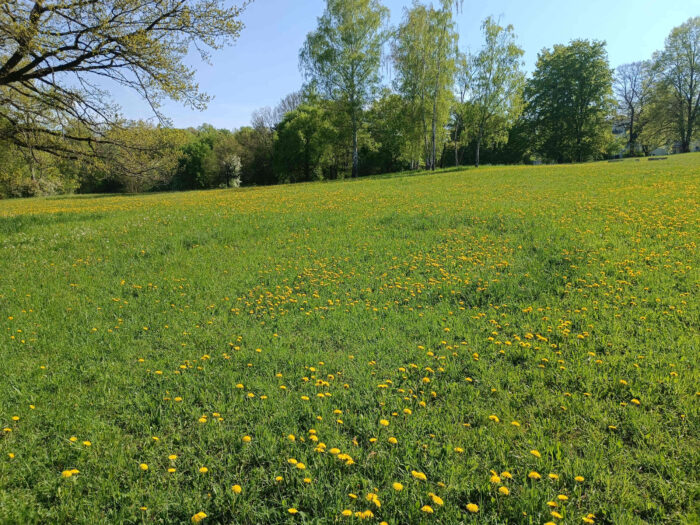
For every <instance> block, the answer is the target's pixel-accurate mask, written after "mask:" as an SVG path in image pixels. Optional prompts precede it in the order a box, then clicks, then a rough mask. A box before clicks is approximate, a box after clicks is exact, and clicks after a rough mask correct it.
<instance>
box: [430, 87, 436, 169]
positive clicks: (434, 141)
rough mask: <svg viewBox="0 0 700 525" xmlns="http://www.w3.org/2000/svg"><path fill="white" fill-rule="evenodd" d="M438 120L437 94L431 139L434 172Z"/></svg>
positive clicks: (434, 101)
mask: <svg viewBox="0 0 700 525" xmlns="http://www.w3.org/2000/svg"><path fill="white" fill-rule="evenodd" d="M436 120H437V93H436V94H435V99H434V100H433V126H432V137H431V140H432V145H431V146H432V150H433V151H432V159H431V162H430V168H431V169H432V170H433V171H435V163H436V159H437V155H436V151H435V148H436V144H435V143H436V140H435V139H436V127H437V122H436Z"/></svg>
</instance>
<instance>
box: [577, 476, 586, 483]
mask: <svg viewBox="0 0 700 525" xmlns="http://www.w3.org/2000/svg"><path fill="white" fill-rule="evenodd" d="M584 479H585V478H584V477H583V476H576V477H575V478H574V481H578V482H579V483H581V482H582V481H583V480H584Z"/></svg>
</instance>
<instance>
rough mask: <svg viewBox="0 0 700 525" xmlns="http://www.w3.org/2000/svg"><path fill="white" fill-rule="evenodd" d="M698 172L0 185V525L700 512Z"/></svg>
mask: <svg viewBox="0 0 700 525" xmlns="http://www.w3.org/2000/svg"><path fill="white" fill-rule="evenodd" d="M699 172H700V155H698V154H687V155H676V156H673V157H670V158H669V159H668V160H666V161H664V162H647V161H642V162H634V161H632V160H630V161H627V160H626V161H623V162H619V163H614V164H609V163H607V162H604V163H595V164H584V165H567V166H517V167H508V168H497V167H488V166H482V167H481V168H480V169H479V170H478V171H477V170H467V171H459V172H458V171H455V170H451V171H449V172H442V173H440V172H438V173H435V174H422V175H408V174H401V175H399V176H395V177H387V178H381V179H372V178H369V179H364V180H353V181H338V182H323V183H312V184H297V185H284V186H278V187H268V188H247V189H241V190H221V191H217V190H214V191H207V192H203V191H197V192H188V193H170V194H158V195H132V196H104V195H102V196H98V197H88V196H79V197H67V198H66V197H62V198H41V199H25V200H21V201H20V200H14V201H10V200H8V201H2V202H0V250H1V251H2V256H1V257H0V275H2V279H0V363H2V368H1V370H2V380H1V381H0V523H2V524H26V525H31V524H47V523H49V524H63V523H71V524H78V525H83V524H84V525H102V524H110V525H111V524H122V523H125V524H126V523H128V524H132V523H133V524H137V523H157V524H190V523H191V521H190V520H191V518H192V516H194V515H195V514H196V513H199V512H204V513H206V514H207V516H208V517H207V518H206V519H205V520H204V521H203V522H202V523H201V525H209V524H234V523H235V524H264V525H282V524H287V525H291V524H302V523H303V524H309V525H311V524H327V523H340V524H342V523H347V524H350V523H352V524H369V523H372V524H375V525H378V524H379V523H380V522H381V521H386V522H387V523H391V524H416V525H429V524H445V525H452V524H462V523H464V524H468V525H477V524H487V525H496V524H506V523H508V524H521V523H525V524H526V525H527V524H529V523H530V522H531V523H532V524H534V525H540V524H544V523H546V522H548V521H553V520H554V521H557V522H559V523H565V524H584V521H583V520H582V518H583V517H585V516H588V514H589V513H592V514H594V515H595V519H594V520H593V522H594V525H595V524H596V523H597V524H604V525H610V524H615V525H618V524H624V525H627V524H640V525H641V524H653V525H662V524H664V525H670V524H693V523H697V501H696V498H697V487H698V486H699V484H700V470H699V469H698V468H697V466H698V462H699V460H700V405H699V401H700V399H699V397H700V396H698V395H697V392H698V384H699V379H700V377H699V370H700V362H699V361H700V352H698V347H699V345H700V334H699V333H698V331H697V330H696V329H695V328H696V327H697V322H698V319H700V302H699V301H698V298H697V291H698V283H697V268H698V267H699V266H700V253H699V252H698V250H697V246H696V245H695V244H694V242H693V240H694V239H697V238H698V236H699V234H700V231H699V230H698V226H699V225H700V221H699V219H700V207H699V203H700V198H699V195H698V191H699V189H700V188H699V183H700V179H699V178H698V173H699ZM424 378H427V380H428V381H429V382H427V381H426V380H425V379H424ZM467 378H469V380H468V379H467ZM623 381H624V382H623ZM238 385H240V387H239V386H238ZM282 387H284V388H282ZM302 396H305V398H306V399H305V398H302ZM633 399H636V400H638V401H639V405H637V404H635V403H634V402H633V401H632V400H633ZM405 410H408V412H406V411H405ZM336 411H339V412H340V413H338V412H336ZM203 416H205V417H203ZM491 416H493V417H495V418H497V420H494V419H493V417H491ZM13 417H17V418H18V419H17V420H13ZM202 419H204V422H200V420H202ZM382 420H385V421H386V422H388V425H387V426H384V425H383V424H382V423H381V421H382ZM513 421H517V422H518V424H519V426H516V425H514V424H512V422H513ZM5 428H7V429H10V431H9V432H8V431H5V430H4V429H5ZM290 435H293V436H294V440H293V441H292V440H291V439H290V438H289V436H290ZM244 436H249V437H250V438H251V440H250V442H244V441H243V437H244ZM312 436H315V438H312ZM73 437H74V438H75V440H74V441H71V438H73ZM154 437H155V438H158V439H157V440H156V439H154ZM390 437H395V438H396V442H395V443H394V442H390V441H389V438H390ZM314 439H316V440H317V441H314ZM84 442H89V446H88V445H86V444H83V443H84ZM320 443H324V445H325V446H324V447H321V449H322V450H325V452H321V451H319V450H318V449H319V447H320ZM333 448H338V450H339V451H340V452H341V453H343V454H347V455H348V456H350V457H351V458H352V459H353V462H352V464H348V461H347V459H346V460H345V461H341V460H340V459H338V455H337V454H333V451H332V449H333ZM532 450H536V451H538V452H539V457H537V456H535V455H534V454H532V453H531V452H530V451H532ZM10 454H12V455H13V456H14V457H10ZM171 455H175V456H177V457H176V458H175V459H170V456H171ZM290 459H294V460H296V461H297V465H298V463H302V464H303V465H304V466H305V468H304V469H301V468H299V467H297V466H296V465H293V464H291V463H290V462H289V460H290ZM141 464H145V465H147V466H148V470H142V469H141V468H140V465H141ZM201 467H206V468H207V469H208V471H207V472H206V473H201V472H200V470H199V469H200V468H201ZM69 469H77V471H78V473H77V474H71V475H70V477H62V472H64V471H66V470H69ZM168 469H175V471H174V472H168ZM412 471H418V472H422V473H424V474H425V476H426V480H425V481H420V480H418V479H416V478H414V477H413V476H412V475H411V472H412ZM490 471H494V472H496V473H497V474H498V478H499V479H498V481H494V480H493V478H492V473H491V472H490ZM532 471H536V472H538V473H539V474H540V476H541V479H539V480H537V479H532V478H529V477H528V474H529V473H530V472H532ZM504 472H508V473H509V475H510V476H511V477H510V478H508V477H506V475H505V474H503V473H504ZM550 473H551V474H554V475H555V476H556V479H553V478H550V477H549V474H550ZM278 476H280V477H281V478H282V479H281V480H276V478H277V477H278ZM576 476H581V477H582V478H579V479H580V481H577V480H576ZM305 479H308V480H309V482H305V481H304V480H305ZM397 482H399V483H401V484H402V485H403V490H401V491H396V490H395V489H394V488H393V487H392V484H393V483H397ZM234 485H239V486H240V487H241V492H240V493H239V494H237V493H236V492H234V491H233V490H232V487H233V486H234ZM500 487H506V488H507V489H508V491H509V493H508V494H507V495H505V494H503V493H501V492H499V488H500ZM431 493H433V494H435V495H436V496H437V497H438V498H440V500H441V501H442V504H438V503H435V500H434V499H433V497H432V496H431V495H430V494H431ZM351 494H354V495H356V496H357V499H353V498H352V497H351V496H350V495H351ZM369 494H375V495H376V500H377V501H379V502H380V503H381V506H379V505H377V504H376V503H375V498H374V497H370V498H369V499H368V495H369ZM560 495H562V496H565V497H566V499H565V500H563V499H559V498H558V496H560ZM548 502H555V503H556V505H557V507H556V508H551V507H550V506H549V505H548ZM467 504H475V505H477V506H478V512H477V513H470V512H469V511H467V508H466V505H467ZM424 505H431V506H432V509H433V511H434V513H433V514H427V513H425V512H423V511H421V510H420V509H421V508H422V507H423V506H424ZM290 508H294V509H297V510H298V513H297V514H296V515H292V514H290V513H289V512H288V509H290ZM472 508H473V507H472ZM346 509H347V510H351V511H352V512H363V511H365V510H368V509H369V510H371V511H372V513H373V514H374V518H373V519H367V520H360V519H358V518H356V517H354V516H353V517H350V518H345V517H343V516H342V515H341V512H342V511H343V510H346ZM552 511H556V512H558V513H560V514H561V515H563V516H564V518H563V519H561V520H559V519H555V518H553V517H552V515H551V512H552ZM524 513H526V514H527V517H524Z"/></svg>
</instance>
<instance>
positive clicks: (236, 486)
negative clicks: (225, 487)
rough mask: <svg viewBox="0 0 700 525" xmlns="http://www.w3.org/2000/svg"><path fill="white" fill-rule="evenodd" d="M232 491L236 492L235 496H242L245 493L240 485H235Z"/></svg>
mask: <svg viewBox="0 0 700 525" xmlns="http://www.w3.org/2000/svg"><path fill="white" fill-rule="evenodd" d="M231 490H232V491H233V492H234V494H240V493H241V492H243V489H242V488H241V486H240V485H234V486H233V487H231Z"/></svg>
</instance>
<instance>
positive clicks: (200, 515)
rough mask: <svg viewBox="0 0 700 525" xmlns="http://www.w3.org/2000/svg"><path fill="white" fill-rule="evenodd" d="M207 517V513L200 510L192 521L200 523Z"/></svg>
mask: <svg viewBox="0 0 700 525" xmlns="http://www.w3.org/2000/svg"><path fill="white" fill-rule="evenodd" d="M206 517H207V514H206V513H205V512H198V513H197V514H195V515H194V516H192V523H199V522H200V521H202V520H203V519H204V518H206Z"/></svg>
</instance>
